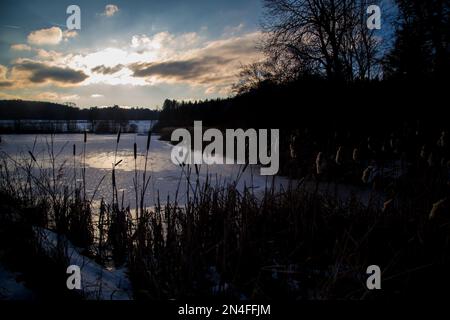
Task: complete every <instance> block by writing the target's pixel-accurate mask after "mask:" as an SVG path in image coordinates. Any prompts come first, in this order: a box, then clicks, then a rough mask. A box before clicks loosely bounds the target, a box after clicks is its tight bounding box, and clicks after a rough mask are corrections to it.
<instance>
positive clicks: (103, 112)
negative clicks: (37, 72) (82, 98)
mask: <svg viewBox="0 0 450 320" xmlns="http://www.w3.org/2000/svg"><path fill="white" fill-rule="evenodd" d="M158 115H159V111H156V110H151V109H146V108H130V109H125V108H121V107H119V106H113V107H105V108H98V107H92V108H89V109H80V108H76V107H73V106H68V105H62V104H56V103H51V102H36V101H23V100H0V119H3V120H26V119H28V120H32V119H43V120H115V121H127V120H157V119H158Z"/></svg>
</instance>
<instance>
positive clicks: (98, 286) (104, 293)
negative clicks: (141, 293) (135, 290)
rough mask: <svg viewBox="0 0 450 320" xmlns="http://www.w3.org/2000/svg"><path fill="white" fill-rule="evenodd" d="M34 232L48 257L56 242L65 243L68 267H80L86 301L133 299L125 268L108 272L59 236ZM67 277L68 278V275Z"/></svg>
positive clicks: (44, 230)
mask: <svg viewBox="0 0 450 320" xmlns="http://www.w3.org/2000/svg"><path fill="white" fill-rule="evenodd" d="M34 230H35V233H36V235H37V237H38V241H39V245H40V247H41V248H42V249H43V250H44V252H45V253H47V254H48V255H49V256H52V255H54V254H55V253H56V252H57V247H58V241H63V243H65V245H66V247H67V250H66V252H67V257H68V259H69V265H77V266H79V267H80V270H81V290H82V293H83V296H84V297H85V298H86V299H89V300H130V299H132V298H133V296H132V288H131V283H130V280H129V279H128V276H127V274H126V268H120V269H114V270H108V269H106V268H104V267H102V266H101V265H99V264H98V263H96V262H95V261H93V260H92V259H90V258H88V257H85V256H83V255H82V254H80V251H81V250H80V249H79V248H77V247H75V246H74V245H73V244H72V243H70V241H68V240H67V239H66V238H64V237H63V236H59V239H58V235H57V234H56V233H55V232H53V231H50V230H48V229H43V228H38V227H35V229H34ZM60 243H61V242H60ZM67 276H68V277H69V274H68V275H67Z"/></svg>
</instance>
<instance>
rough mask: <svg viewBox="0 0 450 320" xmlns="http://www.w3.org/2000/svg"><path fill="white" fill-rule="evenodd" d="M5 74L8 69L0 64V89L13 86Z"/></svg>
mask: <svg viewBox="0 0 450 320" xmlns="http://www.w3.org/2000/svg"><path fill="white" fill-rule="evenodd" d="M7 73H8V68H7V67H5V66H4V65H1V64H0V88H10V87H12V86H13V82H12V81H10V80H8V79H7V77H6V75H7Z"/></svg>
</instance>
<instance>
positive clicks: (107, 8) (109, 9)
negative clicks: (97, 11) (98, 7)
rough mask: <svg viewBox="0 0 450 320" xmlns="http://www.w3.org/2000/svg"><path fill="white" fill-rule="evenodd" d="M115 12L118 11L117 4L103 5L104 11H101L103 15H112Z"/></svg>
mask: <svg viewBox="0 0 450 320" xmlns="http://www.w3.org/2000/svg"><path fill="white" fill-rule="evenodd" d="M117 12H119V7H118V6H116V5H115V4H107V5H106V6H105V11H104V12H103V15H104V16H107V17H112V16H113V15H115V14H116V13H117Z"/></svg>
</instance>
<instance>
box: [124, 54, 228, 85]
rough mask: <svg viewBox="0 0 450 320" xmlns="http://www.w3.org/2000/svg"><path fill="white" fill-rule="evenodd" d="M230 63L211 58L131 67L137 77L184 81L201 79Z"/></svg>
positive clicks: (221, 59) (141, 64)
mask: <svg viewBox="0 0 450 320" xmlns="http://www.w3.org/2000/svg"><path fill="white" fill-rule="evenodd" d="M228 62H229V60H227V59H226V58H223V57H217V56H209V57H197V58H192V59H188V60H180V61H167V62H157V63H138V64H134V65H131V66H130V67H131V70H133V72H134V73H133V76H135V77H151V76H159V77H161V78H167V79H175V80H180V81H182V80H190V79H195V78H199V77H201V76H202V75H204V74H205V73H207V72H210V71H211V70H212V69H214V68H215V66H217V65H220V64H227V63H228Z"/></svg>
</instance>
